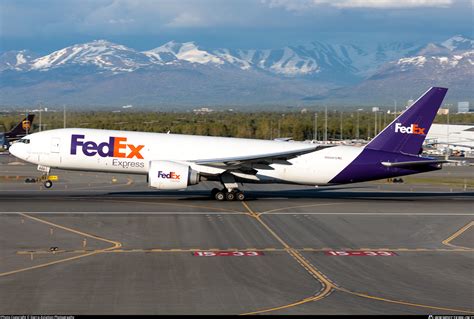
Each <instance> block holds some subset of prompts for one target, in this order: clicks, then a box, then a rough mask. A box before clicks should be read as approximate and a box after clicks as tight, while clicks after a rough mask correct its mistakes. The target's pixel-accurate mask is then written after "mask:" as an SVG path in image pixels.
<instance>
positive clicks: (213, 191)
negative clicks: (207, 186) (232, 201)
mask: <svg viewBox="0 0 474 319" xmlns="http://www.w3.org/2000/svg"><path fill="white" fill-rule="evenodd" d="M218 191H219V188H213V189H212V190H211V196H212V198H216V194H217V192H218Z"/></svg>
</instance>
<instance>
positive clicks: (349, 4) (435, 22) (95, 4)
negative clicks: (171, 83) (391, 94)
mask: <svg viewBox="0 0 474 319" xmlns="http://www.w3.org/2000/svg"><path fill="white" fill-rule="evenodd" d="M473 1H474V0H141V1H138V0H135V1H133V0H1V1H0V39H1V42H0V50H1V51H7V50H18V49H30V50H32V51H36V52H38V53H47V52H51V51H53V50H56V49H59V48H62V47H65V46H67V45H71V44H75V43H80V42H87V41H91V40H94V39H107V40H110V41H113V42H118V43H121V44H125V45H127V46H129V47H132V48H135V49H138V50H146V49H151V48H154V47H156V46H159V45H161V44H163V43H165V42H167V41H170V40H176V41H183V42H184V41H196V42H197V43H199V44H201V45H203V46H204V47H208V48H218V47H228V48H276V47H282V46H285V45H289V44H299V43H304V42H309V41H313V40H320V41H329V42H352V43H356V44H357V43H367V42H380V41H391V40H393V41H425V42H427V41H440V40H444V39H446V38H448V37H450V36H451V35H454V34H463V35H465V36H469V37H473V32H474V31H473V25H474V18H473V15H474V13H473Z"/></svg>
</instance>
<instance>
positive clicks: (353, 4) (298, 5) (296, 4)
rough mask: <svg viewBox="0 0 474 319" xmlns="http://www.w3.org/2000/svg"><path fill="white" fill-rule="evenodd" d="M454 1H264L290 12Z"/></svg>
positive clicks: (446, 4)
mask: <svg viewBox="0 0 474 319" xmlns="http://www.w3.org/2000/svg"><path fill="white" fill-rule="evenodd" d="M453 1H454V0H262V2H263V3H265V4H267V5H268V6H269V7H271V8H276V7H283V8H285V9H287V10H289V11H304V10H308V9H311V8H315V7H318V6H322V5H326V6H332V7H336V8H375V9H391V8H417V7H449V6H451V5H452V4H453ZM472 1H474V0H472Z"/></svg>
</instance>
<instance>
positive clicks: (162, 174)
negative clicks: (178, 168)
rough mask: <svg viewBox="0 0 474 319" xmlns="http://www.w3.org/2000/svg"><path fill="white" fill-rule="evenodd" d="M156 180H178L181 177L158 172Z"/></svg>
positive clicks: (173, 173)
mask: <svg viewBox="0 0 474 319" xmlns="http://www.w3.org/2000/svg"><path fill="white" fill-rule="evenodd" d="M158 178H164V179H175V180H179V179H180V178H181V175H178V174H176V173H175V172H169V173H165V172H163V171H158Z"/></svg>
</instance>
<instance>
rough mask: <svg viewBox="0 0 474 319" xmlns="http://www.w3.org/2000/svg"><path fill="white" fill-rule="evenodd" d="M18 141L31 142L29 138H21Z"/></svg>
mask: <svg viewBox="0 0 474 319" xmlns="http://www.w3.org/2000/svg"><path fill="white" fill-rule="evenodd" d="M16 142H17V143H24V144H30V140H29V139H27V138H21V139H19V140H18V141H16Z"/></svg>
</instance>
